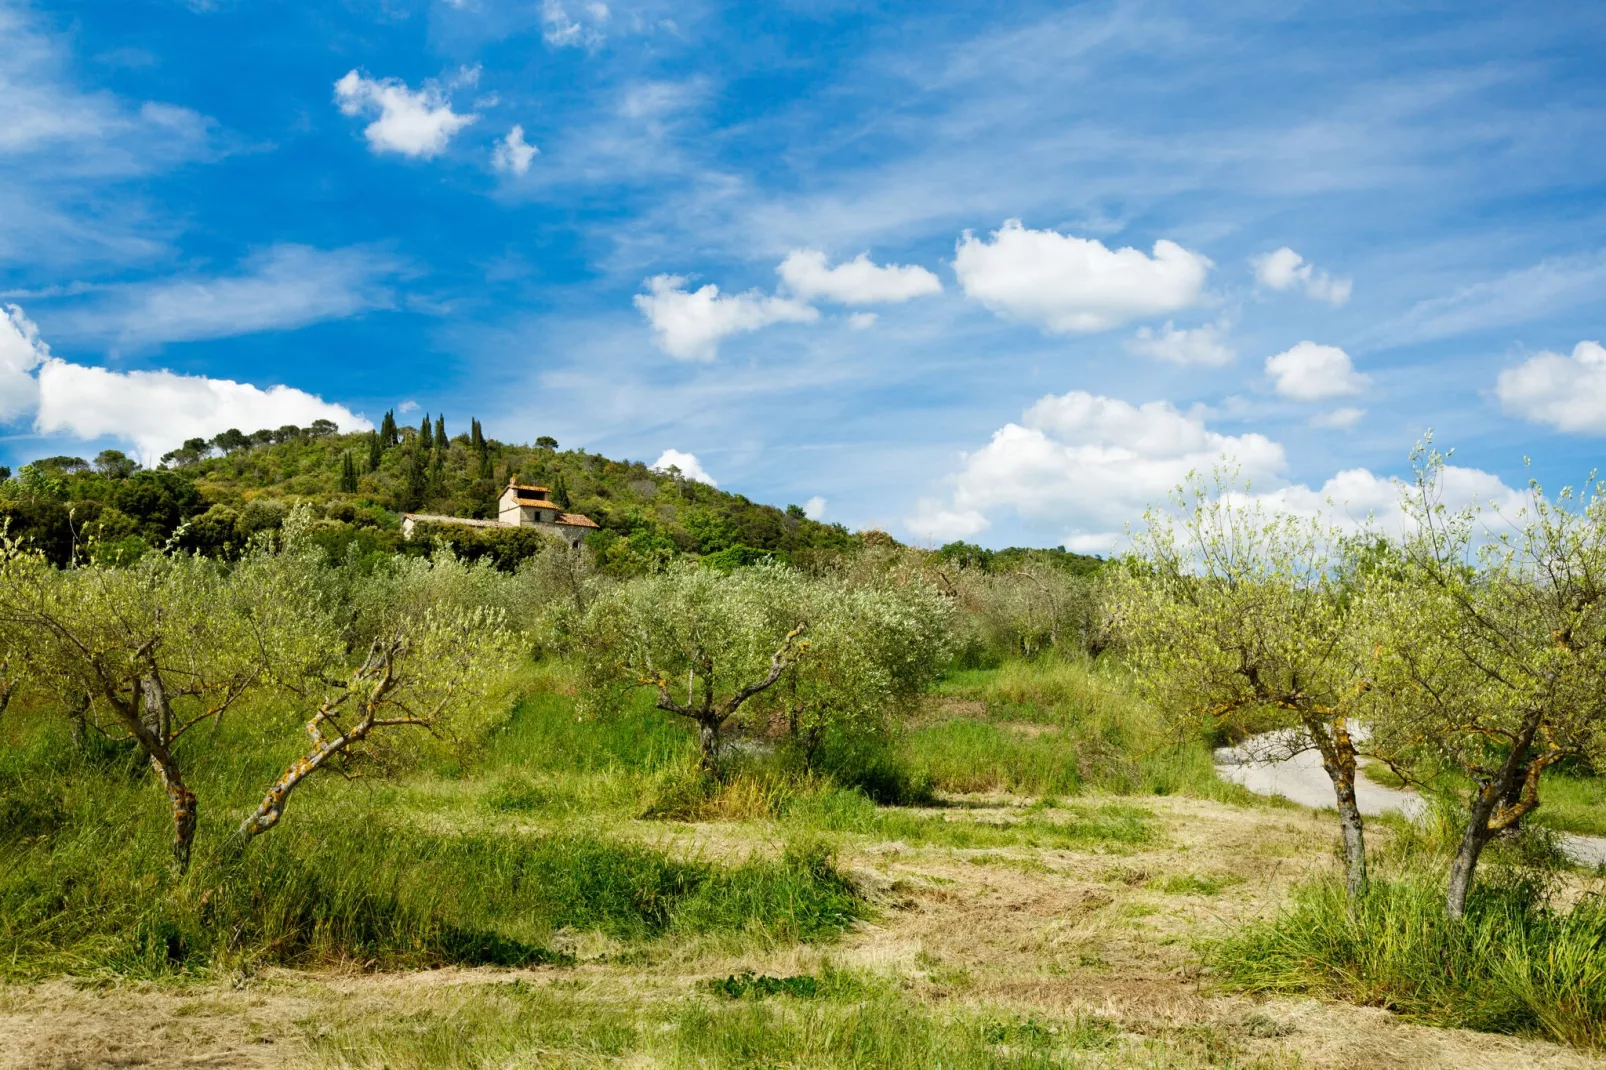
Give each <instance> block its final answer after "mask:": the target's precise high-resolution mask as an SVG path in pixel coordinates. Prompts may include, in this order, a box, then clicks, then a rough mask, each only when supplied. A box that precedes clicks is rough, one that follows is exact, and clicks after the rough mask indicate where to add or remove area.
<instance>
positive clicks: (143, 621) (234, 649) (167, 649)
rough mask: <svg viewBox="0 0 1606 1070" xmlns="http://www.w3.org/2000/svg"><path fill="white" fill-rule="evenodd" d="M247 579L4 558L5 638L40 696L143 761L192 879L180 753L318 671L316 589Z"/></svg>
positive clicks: (263, 568)
mask: <svg viewBox="0 0 1606 1070" xmlns="http://www.w3.org/2000/svg"><path fill="white" fill-rule="evenodd" d="M281 563H285V564H292V565H294V564H295V562H291V561H289V560H288V559H286V561H284V562H281ZM246 571H247V574H248V575H251V576H252V577H254V582H252V583H243V582H237V581H236V578H235V577H233V576H232V575H231V574H230V573H227V572H225V571H224V570H223V569H222V568H221V567H220V566H219V565H218V563H216V562H214V561H210V560H207V559H204V558H198V557H191V556H186V555H182V554H180V555H174V556H166V555H160V554H157V555H149V556H147V557H146V558H144V559H142V560H141V561H140V562H139V563H138V564H136V565H135V566H134V567H131V568H126V569H122V568H109V567H105V566H101V565H94V564H91V565H87V566H81V567H78V568H71V569H57V568H54V567H52V566H51V565H50V564H49V563H48V562H46V561H45V560H44V559H43V558H41V557H40V556H38V555H36V554H32V553H29V552H26V551H24V550H22V549H20V548H19V547H17V546H16V545H14V544H7V545H5V546H4V548H3V553H0V631H5V632H6V633H7V634H10V635H12V636H22V637H24V638H23V639H22V641H21V647H22V650H21V654H22V656H23V657H24V658H25V660H26V662H27V664H28V665H29V666H30V669H31V671H32V673H33V675H34V679H35V681H36V683H37V685H38V686H39V688H40V690H41V691H43V692H45V693H47V694H54V695H58V696H65V697H67V699H68V701H67V702H66V703H65V705H66V706H67V707H68V709H67V712H68V713H69V714H70V715H72V716H74V717H75V718H79V719H82V720H83V722H84V723H85V724H86V725H88V726H90V727H92V728H94V729H96V730H99V731H101V732H103V733H105V734H107V735H110V736H112V737H113V738H120V739H126V740H132V741H133V742H134V743H135V744H136V745H137V746H138V747H139V749H140V752H141V753H142V754H143V755H144V756H145V758H146V759H147V761H148V762H149V764H150V766H151V769H152V770H153V772H154V773H155V775H156V778H157V780H158V782H159V783H160V784H161V786H162V790H163V792H164V793H165V795H166V796H167V799H168V803H169V807H170V809H171V813H172V825H173V855H174V860H175V862H176V864H177V866H178V868H179V870H180V871H181V872H182V871H184V870H186V869H187V868H188V866H189V861H190V854H191V848H192V844H193V841H194V837H195V828H196V820H197V815H198V811H199V802H198V800H197V799H196V796H195V792H194V791H193V790H192V789H191V788H190V786H189V784H188V783H187V782H186V780H185V777H184V770H183V768H182V765H181V762H180V758H179V755H178V752H177V749H176V745H177V743H178V742H179V741H180V740H181V739H182V738H184V737H185V736H186V735H188V734H189V733H190V732H192V731H193V730H194V729H195V728H196V727H198V726H200V725H203V724H206V723H209V722H216V721H217V720H218V719H219V718H221V717H223V716H224V715H225V713H226V712H227V711H229V710H230V709H231V708H233V707H234V706H236V704H238V703H239V701H240V700H241V699H242V698H244V697H245V696H246V695H247V694H248V693H249V692H251V691H252V690H253V689H254V688H256V687H258V686H259V685H261V684H263V683H264V682H267V681H269V680H274V679H276V680H283V679H288V678H289V676H290V675H292V673H293V672H299V671H301V670H302V669H304V668H307V667H310V665H309V662H308V652H309V651H311V650H315V649H316V648H317V645H318V644H317V643H316V642H302V641H300V640H299V639H298V637H305V636H306V635H307V633H308V632H309V631H316V623H315V621H316V614H308V613H307V611H306V610H307V607H308V605H309V603H311V602H313V601H315V600H316V598H317V596H318V588H317V584H316V583H315V581H314V579H313V577H312V576H311V575H310V574H308V573H307V571H306V570H305V569H301V568H298V567H289V568H282V567H275V566H274V563H272V562H258V563H256V564H255V565H248V566H246Z"/></svg>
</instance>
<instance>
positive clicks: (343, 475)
mask: <svg viewBox="0 0 1606 1070" xmlns="http://www.w3.org/2000/svg"><path fill="white" fill-rule="evenodd" d="M340 489H341V490H342V491H344V492H345V493H347V494H355V493H357V466H356V464H354V463H353V462H352V460H351V451H350V450H347V451H346V452H345V454H344V455H343V456H342V457H341V460H340Z"/></svg>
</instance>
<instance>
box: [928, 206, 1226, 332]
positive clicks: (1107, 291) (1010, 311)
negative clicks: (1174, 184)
mask: <svg viewBox="0 0 1606 1070" xmlns="http://www.w3.org/2000/svg"><path fill="white" fill-rule="evenodd" d="M1211 266H1212V265H1211V263H1210V261H1209V260H1208V259H1207V258H1206V257H1204V256H1202V255H1201V254H1199V253H1195V252H1190V251H1189V250H1187V249H1184V248H1183V247H1182V246H1180V245H1178V244H1177V243H1176V242H1172V241H1165V240H1161V241H1158V242H1155V243H1154V251H1153V254H1152V255H1146V254H1144V253H1143V252H1141V251H1139V250H1137V249H1131V248H1126V249H1109V248H1107V247H1106V246H1105V245H1104V244H1103V243H1102V242H1100V241H1097V240H1094V239H1091V238H1078V237H1074V236H1072V235H1069V234H1060V233H1058V232H1056V231H1052V230H1028V229H1027V228H1026V227H1024V226H1022V225H1021V222H1020V220H1018V219H1011V220H1009V221H1007V222H1006V223H1005V224H1004V225H1003V227H1002V228H1001V229H999V230H996V231H994V232H993V234H992V240H991V241H983V240H982V239H979V238H977V237H975V236H974V235H973V234H972V233H971V232H970V231H968V230H967V231H966V232H965V234H964V237H962V238H961V239H960V240H959V245H958V248H957V250H956V252H955V255H954V274H955V275H957V276H958V278H959V284H960V285H961V286H962V287H963V288H964V291H965V294H966V296H968V297H971V298H973V299H975V300H977V301H980V302H981V303H982V304H983V305H985V306H986V307H987V308H988V309H990V310H991V311H993V312H994V313H996V314H998V315H1000V316H1005V317H1007V318H1010V319H1016V320H1022V321H1024V322H1027V323H1033V324H1036V325H1038V326H1040V327H1042V328H1043V329H1044V330H1047V331H1052V332H1055V333H1059V334H1067V333H1089V332H1093V331H1105V330H1110V329H1111V328H1114V327H1119V326H1121V325H1122V324H1124V323H1128V322H1131V321H1132V320H1135V319H1142V318H1144V317H1146V316H1157V315H1163V314H1165V313H1168V312H1175V311H1177V310H1179V309H1183V308H1188V307H1189V306H1191V305H1193V304H1195V303H1197V302H1198V300H1199V298H1200V294H1201V291H1202V290H1203V287H1204V282H1205V276H1206V274H1207V273H1208V272H1209V270H1210V268H1211Z"/></svg>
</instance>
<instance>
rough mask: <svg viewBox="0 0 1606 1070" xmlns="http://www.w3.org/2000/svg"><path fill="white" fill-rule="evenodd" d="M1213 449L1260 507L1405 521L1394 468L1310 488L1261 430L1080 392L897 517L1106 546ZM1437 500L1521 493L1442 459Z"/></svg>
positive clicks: (1395, 523) (1090, 548)
mask: <svg viewBox="0 0 1606 1070" xmlns="http://www.w3.org/2000/svg"><path fill="white" fill-rule="evenodd" d="M1223 460H1226V461H1227V462H1229V463H1230V464H1232V465H1235V466H1236V467H1237V470H1238V475H1239V477H1240V478H1241V479H1245V480H1248V481H1249V482H1250V485H1251V486H1252V488H1253V499H1254V500H1256V501H1259V502H1261V503H1263V504H1265V505H1267V506H1268V507H1270V508H1273V509H1276V510H1281V511H1288V512H1296V513H1305V514H1316V513H1324V514H1326V515H1328V516H1330V517H1331V518H1332V519H1334V520H1335V521H1336V522H1338V523H1342V524H1344V525H1346V526H1348V527H1351V528H1353V527H1355V526H1357V525H1359V523H1361V522H1362V521H1363V520H1364V519H1365V518H1366V516H1367V514H1368V513H1373V514H1375V515H1376V517H1377V520H1378V523H1379V524H1380V526H1382V527H1384V528H1385V529H1387V530H1392V531H1399V530H1401V529H1402V528H1403V526H1404V518H1403V514H1402V513H1401V511H1400V508H1399V496H1400V491H1401V489H1402V488H1401V484H1400V483H1399V482H1398V481H1396V480H1394V479H1391V478H1388V477H1384V476H1377V475H1374V474H1373V473H1372V472H1370V471H1368V470H1367V469H1364V468H1355V469H1348V470H1345V471H1342V472H1339V473H1338V474H1337V475H1335V476H1333V477H1332V478H1331V479H1328V480H1327V481H1326V482H1325V483H1323V484H1322V485H1321V486H1320V487H1315V488H1312V487H1310V486H1308V485H1305V484H1297V483H1296V484H1289V483H1287V482H1286V480H1285V478H1284V475H1283V473H1284V470H1285V469H1286V467H1287V460H1286V457H1285V454H1284V450H1283V447H1282V445H1281V444H1279V443H1277V442H1273V441H1271V440H1270V439H1268V438H1266V437H1264V436H1263V435H1259V434H1254V433H1248V434H1242V435H1225V434H1221V433H1220V432H1216V431H1212V430H1211V429H1210V428H1209V427H1207V426H1206V425H1205V422H1204V419H1203V417H1202V416H1201V415H1200V414H1199V413H1198V412H1192V413H1183V412H1180V411H1178V410H1177V409H1176V408H1175V407H1173V406H1172V405H1170V404H1169V403H1167V402H1163V401H1155V402H1149V403H1147V404H1143V405H1132V404H1129V403H1127V402H1125V401H1120V400H1117V399H1114V398H1108V397H1100V396H1098V395H1094V394H1088V393H1084V392H1082V391H1072V392H1071V393H1069V394H1064V395H1059V396H1054V395H1050V396H1048V397H1044V398H1042V399H1040V400H1039V401H1038V402H1037V403H1036V404H1034V405H1033V406H1032V407H1031V408H1029V409H1028V410H1026V412H1025V414H1024V415H1023V417H1022V419H1021V422H1020V423H1010V424H1006V425H1005V426H1004V427H1002V428H1000V429H999V430H998V431H997V432H995V433H994V434H993V437H992V441H990V442H989V443H988V444H987V445H986V446H984V447H982V448H981V449H979V450H977V451H976V452H974V453H971V454H968V455H966V456H965V458H964V463H963V465H962V466H961V468H960V470H959V472H958V473H957V474H956V475H955V476H954V477H953V496H952V500H951V501H948V502H942V501H938V500H935V499H929V498H928V499H923V500H921V501H920V503H919V505H918V508H917V510H916V513H915V515H914V516H912V517H910V518H909V519H907V520H906V521H905V522H904V523H905V526H906V527H907V528H908V529H909V531H910V532H912V533H913V534H915V535H916V536H918V537H920V538H925V539H932V540H936V541H946V540H948V539H954V538H967V537H970V536H972V535H975V534H977V533H979V532H981V531H983V530H985V529H986V528H987V527H988V526H989V524H990V522H991V515H992V514H995V513H996V512H998V511H999V510H1011V511H1013V512H1015V513H1016V514H1018V515H1019V516H1020V517H1022V518H1023V519H1024V520H1026V521H1027V522H1028V523H1029V524H1032V525H1034V526H1038V527H1046V528H1048V529H1049V530H1051V531H1054V532H1055V533H1056V535H1057V537H1058V538H1059V539H1060V541H1061V543H1062V545H1064V546H1065V547H1066V548H1067V549H1071V550H1078V551H1081V552H1084V553H1097V552H1105V551H1109V550H1111V549H1113V548H1115V547H1116V546H1118V545H1119V544H1120V543H1121V541H1122V540H1123V537H1124V536H1123V535H1122V534H1121V532H1122V531H1123V529H1124V528H1125V526H1126V525H1128V524H1134V525H1135V524H1137V523H1138V522H1139V520H1140V518H1141V517H1142V515H1143V513H1144V511H1145V510H1146V509H1148V508H1149V507H1150V506H1164V505H1165V504H1166V500H1167V497H1168V495H1169V494H1170V492H1171V490H1172V489H1173V488H1175V487H1176V486H1177V485H1178V484H1180V483H1182V482H1184V481H1185V480H1186V479H1187V478H1188V476H1189V474H1190V473H1195V472H1197V473H1200V474H1203V475H1205V476H1206V477H1208V476H1209V474H1210V472H1211V471H1212V470H1213V469H1214V468H1215V467H1216V466H1217V465H1219V464H1221V463H1222V462H1223ZM1241 497H1244V496H1241ZM1245 500H1248V498H1247V497H1245ZM1445 501H1446V503H1447V504H1449V505H1451V506H1452V507H1455V506H1459V505H1461V504H1464V503H1466V502H1471V501H1482V502H1490V501H1493V502H1495V503H1496V504H1498V505H1499V506H1500V507H1501V509H1502V510H1503V511H1506V512H1508V513H1509V512H1512V511H1515V510H1516V509H1518V508H1520V507H1521V505H1522V501H1523V499H1522V495H1521V494H1519V493H1518V492H1517V491H1514V490H1512V489H1511V488H1510V487H1507V486H1506V485H1505V484H1504V483H1503V482H1502V481H1501V480H1500V478H1499V477H1498V476H1495V475H1493V474H1491V473H1488V472H1482V471H1479V470H1477V469H1468V468H1456V467H1453V466H1452V467H1450V468H1448V469H1447V470H1446V472H1445Z"/></svg>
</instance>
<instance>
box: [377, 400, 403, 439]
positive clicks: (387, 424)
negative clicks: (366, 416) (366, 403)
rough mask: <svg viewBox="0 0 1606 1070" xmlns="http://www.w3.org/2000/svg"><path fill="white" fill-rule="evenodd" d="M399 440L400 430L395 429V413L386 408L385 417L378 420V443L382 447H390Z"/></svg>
mask: <svg viewBox="0 0 1606 1070" xmlns="http://www.w3.org/2000/svg"><path fill="white" fill-rule="evenodd" d="M400 441H401V432H400V431H397V430H396V414H395V413H394V412H391V411H390V410H389V409H386V410H385V418H384V419H383V420H381V421H379V443H380V445H381V446H383V447H390V446H394V445H395V444H396V443H398V442H400Z"/></svg>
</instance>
